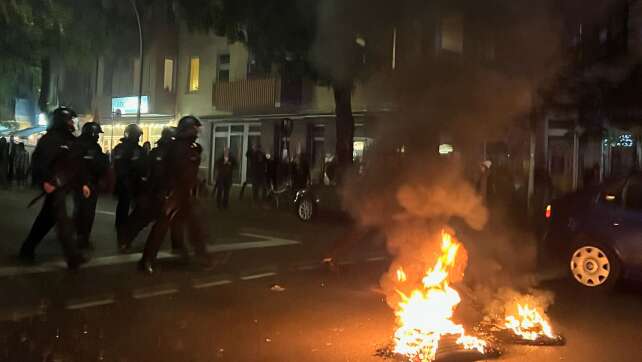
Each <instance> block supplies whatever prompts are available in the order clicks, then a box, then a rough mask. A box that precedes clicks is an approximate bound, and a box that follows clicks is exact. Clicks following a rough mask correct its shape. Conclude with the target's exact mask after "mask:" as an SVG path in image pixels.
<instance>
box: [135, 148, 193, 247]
mask: <svg viewBox="0 0 642 362" xmlns="http://www.w3.org/2000/svg"><path fill="white" fill-rule="evenodd" d="M171 142H172V137H171V136H164V137H163V138H161V139H160V140H159V141H158V144H157V146H156V147H155V148H154V149H152V150H151V152H150V153H149V159H148V162H149V176H148V179H147V185H146V186H147V187H146V188H145V190H144V191H143V192H142V193H141V195H140V197H139V198H138V200H137V202H136V206H135V207H134V211H132V214H131V215H130V216H129V219H128V220H127V223H126V224H125V226H124V227H123V232H122V241H123V242H124V243H125V244H126V246H127V248H129V247H130V246H131V243H132V242H133V240H134V239H135V238H136V236H137V235H138V234H139V233H140V232H141V231H142V230H143V229H144V228H145V227H146V226H147V225H149V223H151V222H153V221H154V220H156V219H158V217H159V214H160V211H161V208H162V206H163V200H164V197H163V195H162V192H163V187H164V178H165V177H167V175H166V169H165V168H166V162H165V157H166V155H167V151H168V149H169V146H170V144H171ZM179 219H180V218H178V217H175V218H174V220H173V221H172V225H171V240H172V249H174V250H176V251H184V242H183V234H184V231H183V227H182V223H180V222H179Z"/></svg>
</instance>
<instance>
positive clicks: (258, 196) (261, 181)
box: [251, 145, 267, 205]
mask: <svg viewBox="0 0 642 362" xmlns="http://www.w3.org/2000/svg"><path fill="white" fill-rule="evenodd" d="M252 158H253V161H252V166H253V169H252V174H251V175H252V201H253V202H254V204H255V205H257V204H258V203H260V202H262V201H264V200H265V194H266V192H265V191H266V187H265V184H266V181H267V180H266V177H267V175H266V173H267V159H266V158H265V153H263V151H262V150H261V145H257V146H256V149H255V150H254V154H253V155H252Z"/></svg>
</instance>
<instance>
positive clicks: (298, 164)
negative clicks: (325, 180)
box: [292, 152, 310, 191]
mask: <svg viewBox="0 0 642 362" xmlns="http://www.w3.org/2000/svg"><path fill="white" fill-rule="evenodd" d="M309 184H310V165H309V164H308V160H307V157H306V155H305V153H303V152H300V153H299V154H298V155H297V157H296V159H295V160H294V162H293V165H292V188H293V189H294V191H298V190H302V189H304V188H306V187H308V185H309Z"/></svg>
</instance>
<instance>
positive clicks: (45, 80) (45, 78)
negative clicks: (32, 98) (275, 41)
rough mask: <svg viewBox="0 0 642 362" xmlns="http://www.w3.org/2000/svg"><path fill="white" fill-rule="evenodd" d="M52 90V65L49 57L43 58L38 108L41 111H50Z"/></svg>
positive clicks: (41, 61)
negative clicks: (50, 93)
mask: <svg viewBox="0 0 642 362" xmlns="http://www.w3.org/2000/svg"><path fill="white" fill-rule="evenodd" d="M50 89H51V64H50V61H49V57H43V58H42V59H41V60H40V96H39V98H38V106H39V107H40V111H42V112H47V111H49V109H48V105H49V91H50Z"/></svg>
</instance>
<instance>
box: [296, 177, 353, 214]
mask: <svg viewBox="0 0 642 362" xmlns="http://www.w3.org/2000/svg"><path fill="white" fill-rule="evenodd" d="M292 205H293V207H294V211H295V212H296V215H297V217H298V218H299V220H301V221H304V222H310V221H312V220H313V219H315V218H317V217H318V216H319V215H320V214H325V215H335V216H336V215H342V214H343V212H342V211H341V210H342V209H341V199H340V197H339V193H338V189H337V187H336V186H333V185H323V184H321V185H312V186H308V187H307V188H305V189H302V190H299V191H297V192H296V193H295V194H294V198H293V200H292Z"/></svg>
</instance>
